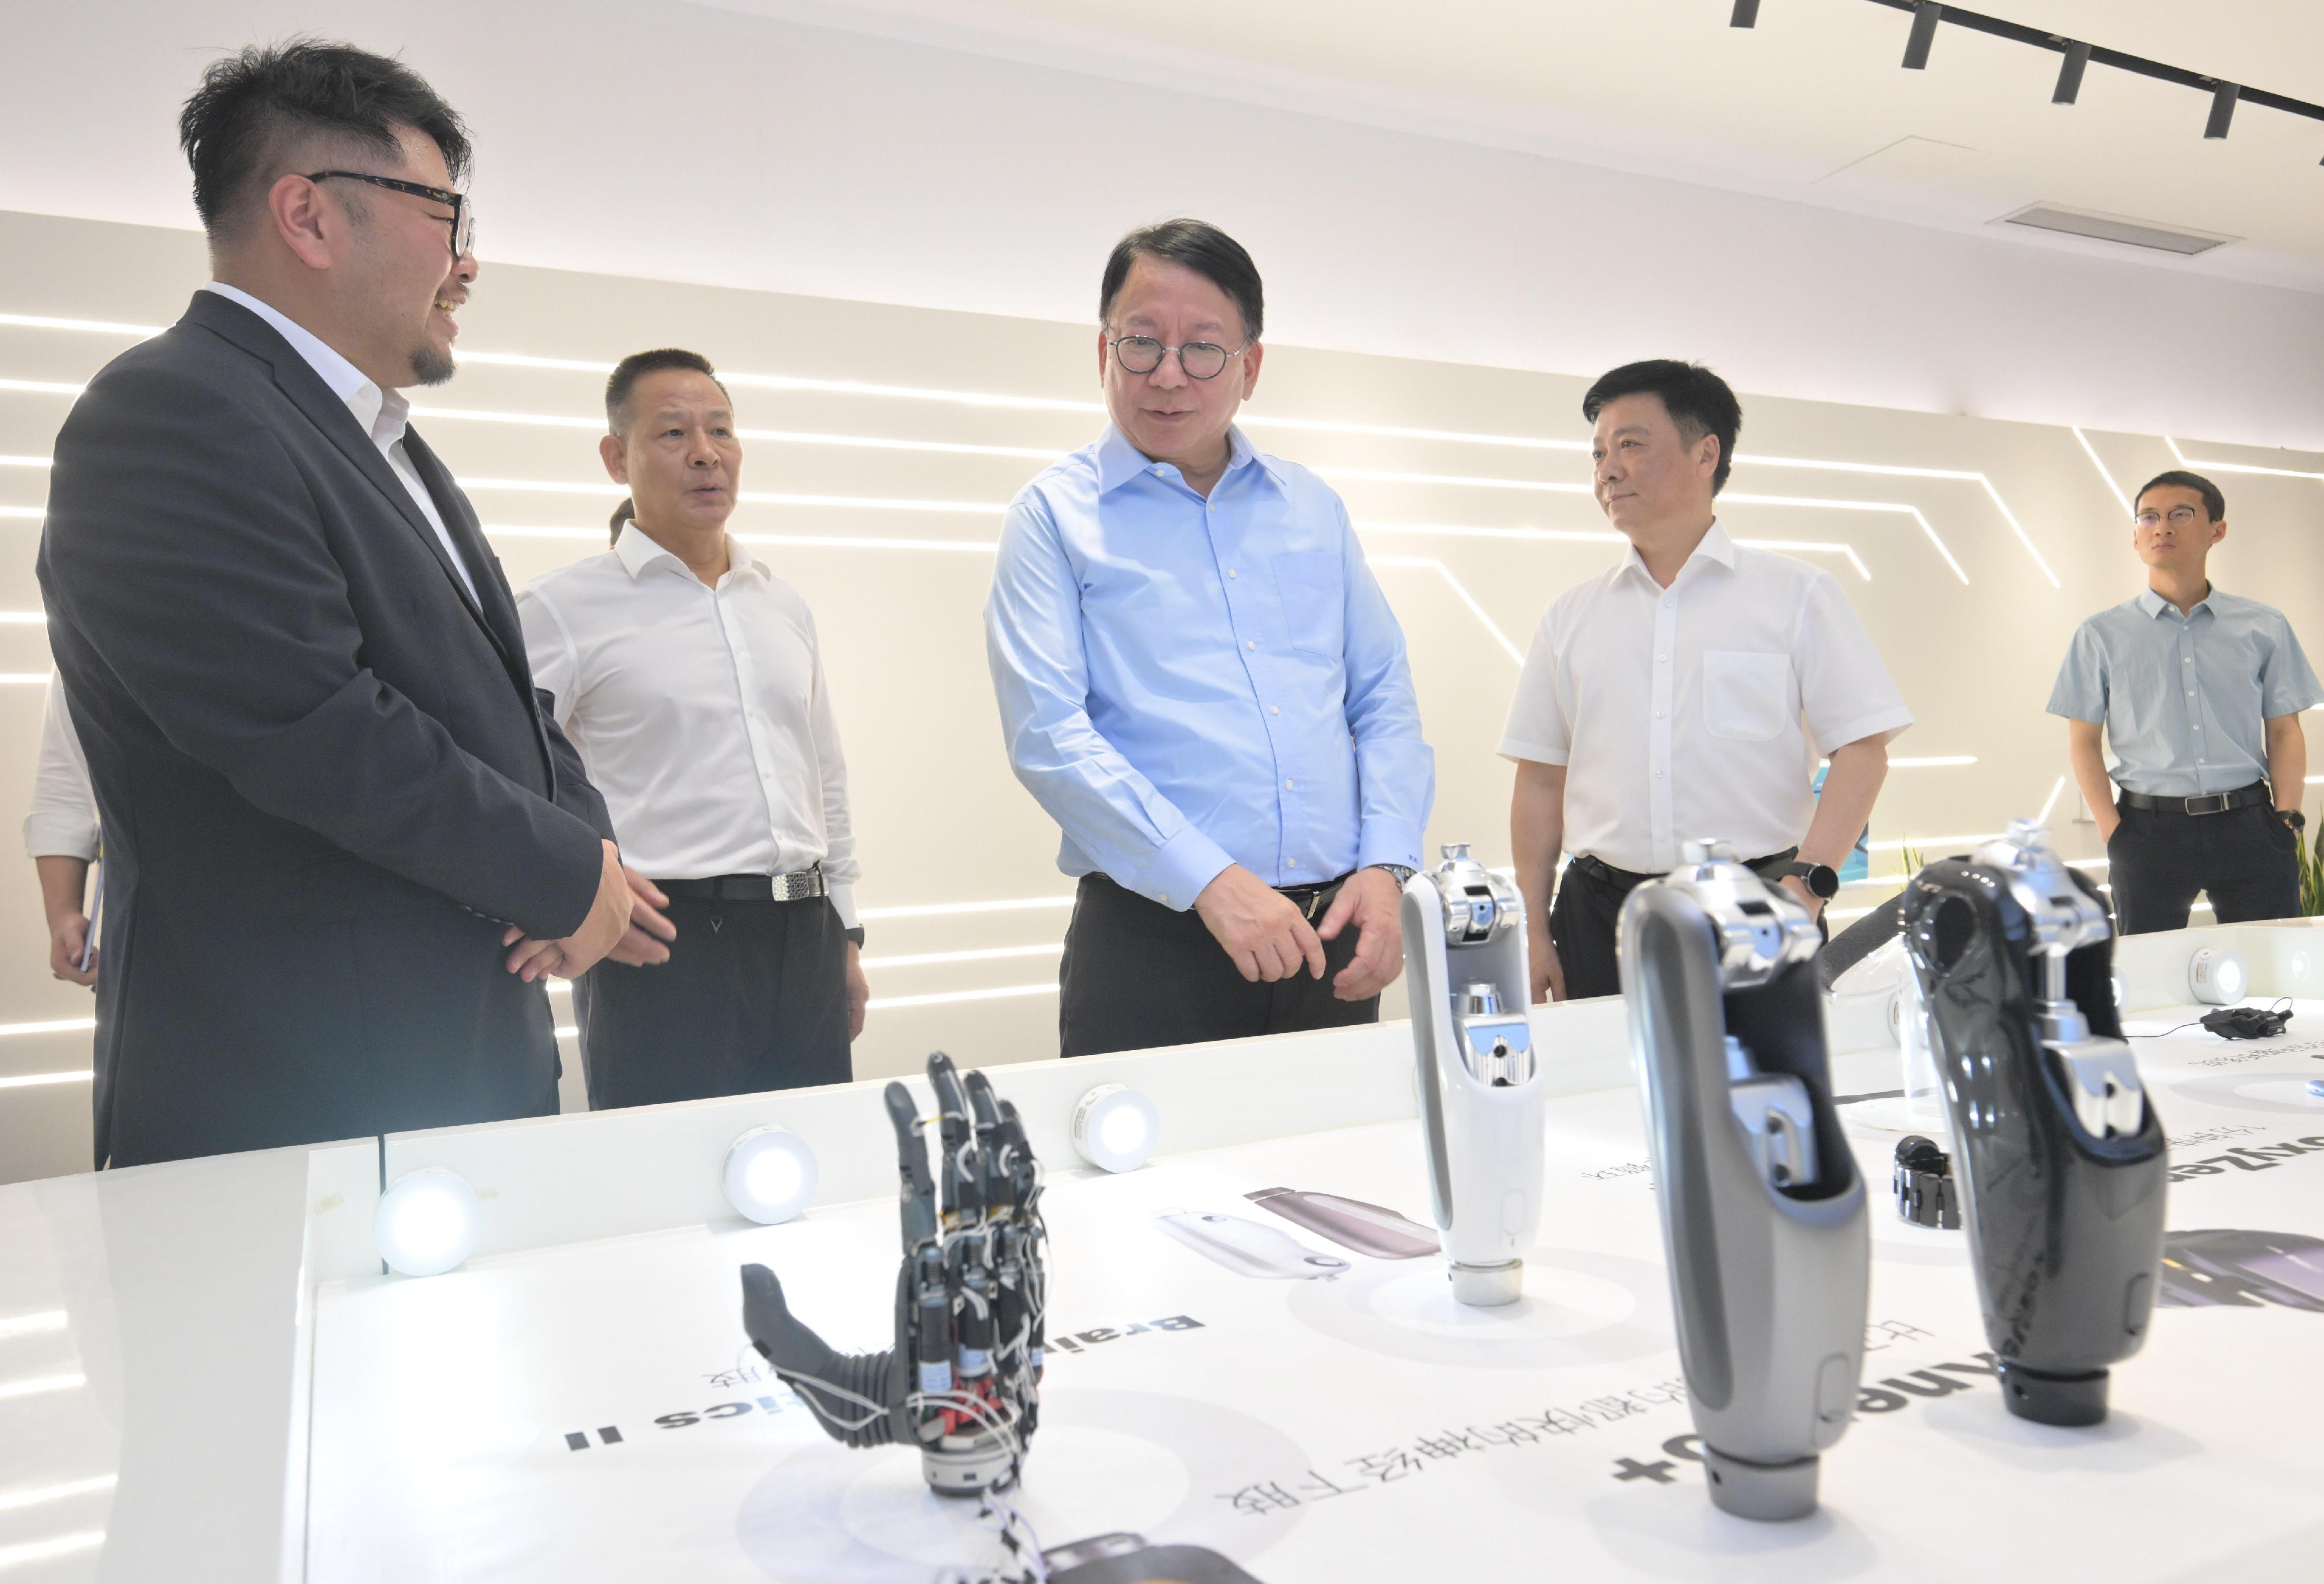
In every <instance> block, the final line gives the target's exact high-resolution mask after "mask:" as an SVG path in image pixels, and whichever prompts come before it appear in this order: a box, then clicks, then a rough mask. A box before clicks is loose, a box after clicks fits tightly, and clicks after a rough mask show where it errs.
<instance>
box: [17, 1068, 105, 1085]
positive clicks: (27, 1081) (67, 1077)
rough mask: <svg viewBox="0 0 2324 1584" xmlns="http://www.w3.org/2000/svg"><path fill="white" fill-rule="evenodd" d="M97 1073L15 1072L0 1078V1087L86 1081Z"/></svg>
mask: <svg viewBox="0 0 2324 1584" xmlns="http://www.w3.org/2000/svg"><path fill="white" fill-rule="evenodd" d="M96 1076H97V1074H96V1073H94V1072H88V1071H83V1072H79V1073H12V1074H11V1075H9V1076H8V1077H5V1078H0V1089H45V1088H47V1087H48V1086H49V1085H51V1084H52V1083H87V1082H90V1081H91V1080H93V1079H94V1078H95V1077H96Z"/></svg>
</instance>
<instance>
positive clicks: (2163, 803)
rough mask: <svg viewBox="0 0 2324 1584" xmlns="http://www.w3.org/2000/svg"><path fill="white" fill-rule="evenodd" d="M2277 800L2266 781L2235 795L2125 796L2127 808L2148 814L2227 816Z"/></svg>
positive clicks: (2136, 794) (2236, 792) (2238, 788)
mask: <svg viewBox="0 0 2324 1584" xmlns="http://www.w3.org/2000/svg"><path fill="white" fill-rule="evenodd" d="M2274 800H2275V799H2274V794H2273V793H2271V792H2270V791H2269V790H2268V789H2267V783H2266V782H2265V781H2254V782H2253V783H2252V784H2251V785H2250V786H2248V787H2236V789H2235V790H2234V791H2232V792H2205V793H2203V794H2201V795H2200V796H2199V797H2148V796H2147V795H2146V794H2145V793H2144V792H2131V791H2127V790H2126V791H2125V792H2124V793H2123V794H2122V806H2124V807H2125V808H2141V809H2144V810H2145V811H2146V812H2147V813H2149V814H2225V813H2227V810H2229V809H2231V808H2249V807H2251V806H2252V805H2254V804H2255V803H2272V802H2273V801H2274Z"/></svg>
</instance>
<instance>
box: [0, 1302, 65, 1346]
mask: <svg viewBox="0 0 2324 1584" xmlns="http://www.w3.org/2000/svg"><path fill="white" fill-rule="evenodd" d="M67 1318H68V1317H67V1315H66V1313H65V1312H64V1311H63V1310H61V1309H36V1310H33V1311H32V1312H31V1313H29V1314H10V1315H0V1342H5V1341H6V1340H8V1339H9V1338H10V1337H29V1336H32V1335H34V1334H35V1333H37V1332H40V1331H62V1330H64V1329H65V1324H66V1321H67Z"/></svg>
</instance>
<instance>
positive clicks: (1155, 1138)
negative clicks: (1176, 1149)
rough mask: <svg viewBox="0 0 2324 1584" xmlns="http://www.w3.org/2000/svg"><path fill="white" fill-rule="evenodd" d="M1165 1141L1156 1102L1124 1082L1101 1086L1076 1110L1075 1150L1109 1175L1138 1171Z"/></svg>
mask: <svg viewBox="0 0 2324 1584" xmlns="http://www.w3.org/2000/svg"><path fill="white" fill-rule="evenodd" d="M1161 1141H1162V1118H1161V1116H1160V1114H1159V1113H1158V1112H1157V1111H1156V1110H1155V1109H1154V1102H1153V1101H1150V1100H1148V1099H1147V1098H1146V1097H1145V1096H1144V1095H1142V1094H1140V1093H1139V1092H1138V1091H1136V1090H1134V1089H1131V1088H1129V1087H1128V1086H1126V1085H1124V1084H1120V1083H1101V1084H1099V1085H1098V1086H1097V1087H1096V1088H1095V1089H1093V1090H1091V1091H1089V1092H1088V1093H1087V1094H1085V1095H1084V1096H1082V1102H1081V1104H1079V1105H1077V1106H1075V1107H1074V1148H1075V1149H1077V1150H1079V1151H1081V1156H1082V1158H1083V1159H1084V1160H1085V1161H1087V1162H1089V1164H1090V1165H1093V1166H1102V1167H1104V1168H1105V1169H1106V1170H1107V1171H1109V1172H1134V1171H1136V1170H1137V1169H1138V1168H1139V1167H1140V1166H1142V1165H1145V1164H1146V1162H1147V1160H1148V1158H1149V1157H1150V1156H1152V1155H1153V1154H1154V1147H1155V1146H1156V1145H1157V1144H1159V1143H1160V1142H1161Z"/></svg>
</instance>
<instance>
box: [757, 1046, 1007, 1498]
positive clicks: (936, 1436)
mask: <svg viewBox="0 0 2324 1584" xmlns="http://www.w3.org/2000/svg"><path fill="white" fill-rule="evenodd" d="M928 1082H929V1083H930V1084H931V1085H932V1086H934V1088H935V1090H936V1107H937V1116H936V1119H935V1120H936V1123H937V1130H938V1135H939V1147H938V1150H937V1157H936V1169H935V1172H934V1174H931V1172H930V1169H929V1161H928V1149H927V1144H926V1142H925V1141H924V1140H923V1139H922V1138H921V1137H920V1135H921V1131H922V1128H923V1127H924V1124H923V1122H922V1120H921V1119H920V1118H919V1117H918V1115H916V1114H915V1110H914V1107H913V1104H912V1096H911V1091H909V1090H908V1089H906V1088H905V1087H904V1086H903V1085H902V1084H900V1083H890V1085H888V1091H887V1101H888V1118H889V1120H890V1122H891V1123H893V1124H894V1126H895V1129H896V1151H897V1156H898V1157H899V1163H900V1166H901V1170H902V1179H903V1181H902V1200H903V1203H902V1211H903V1241H904V1257H903V1264H902V1266H901V1267H900V1268H899V1270H898V1271H897V1273H896V1345H895V1346H894V1347H893V1348H890V1349H887V1350H886V1351H884V1352H880V1353H850V1354H842V1353H837V1352H835V1351H833V1350H832V1349H831V1348H830V1347H829V1345H827V1344H826V1343H825V1341H824V1340H823V1339H822V1338H821V1337H818V1336H816V1334H815V1332H814V1331H810V1330H808V1329H807V1327H806V1326H805V1325H803V1324H801V1323H800V1322H799V1321H798V1319H797V1318H796V1317H795V1316H793V1315H792V1313H791V1312H790V1309H789V1306H788V1304H786V1303H784V1302H783V1288H782V1284H781V1283H780V1282H779V1281H778V1280H777V1279H776V1278H775V1273H774V1272H773V1271H771V1270H769V1269H768V1268H767V1267H766V1266H763V1265H746V1266H743V1267H742V1328H743V1330H744V1331H747V1332H748V1333H749V1334H750V1338H751V1342H752V1346H753V1347H755V1348H757V1349H758V1350H759V1352H760V1354H761V1356H762V1357H764V1358H765V1359H766V1360H767V1362H768V1363H770V1364H771V1365H773V1366H774V1368H775V1373H776V1374H777V1375H778V1376H779V1377H781V1378H782V1380H783V1381H784V1383H785V1384H787V1385H788V1386H790V1387H791V1389H792V1390H793V1391H795V1392H797V1393H798V1395H799V1396H800V1398H801V1399H802V1400H803V1401H805V1402H806V1404H807V1406H808V1407H809V1408H811V1409H813V1410H814V1412H815V1416H816V1420H817V1421H818V1422H820V1423H821V1424H822V1425H823V1427H824V1429H825V1431H827V1432H830V1434H831V1436H832V1437H833V1439H834V1440H836V1441H844V1442H845V1443H846V1444H847V1445H849V1446H851V1447H877V1446H887V1445H890V1443H894V1444H899V1445H904V1446H917V1447H918V1448H919V1450H920V1469H921V1472H922V1473H923V1474H925V1475H926V1476H927V1482H928V1485H929V1487H930V1488H931V1489H933V1490H935V1491H936V1493H937V1494H938V1495H941V1496H974V1495H977V1494H979V1493H981V1492H983V1491H986V1490H1001V1489H1005V1488H1006V1487H1009V1486H1010V1485H1011V1484H1013V1483H1014V1482H1015V1481H1016V1478H1017V1476H1018V1474H1019V1470H1020V1469H1022V1467H1023V1463H1024V1456H1025V1447H1026V1443H1027V1442H1028V1441H1030V1440H1031V1439H1032V1436H1033V1431H1034V1429H1035V1427H1036V1425H1037V1423H1038V1422H1039V1409H1040V1381H1041V1365H1042V1312H1043V1286H1044V1284H1045V1281H1046V1279H1047V1278H1046V1274H1045V1272H1044V1269H1043V1257H1044V1255H1045V1252H1046V1248H1045V1242H1046V1233H1045V1232H1044V1230H1043V1229H1042V1225H1041V1214H1040V1210H1039V1203H1040V1197H1041V1169H1040V1166H1039V1165H1038V1164H1037V1162H1036V1161H1035V1160H1034V1159H1033V1152H1032V1151H1031V1150H1030V1149H1028V1147H1026V1144H1025V1130H1024V1128H1023V1126H1022V1125H1021V1124H1020V1123H1019V1120H1018V1118H1017V1108H1016V1107H1014V1106H1012V1105H1010V1103H1009V1102H1008V1101H1004V1100H1000V1099H997V1098H996V1097H995V1096H994V1094H993V1092H992V1086H991V1084H990V1083H989V1082H986V1081H985V1077H984V1074H983V1073H969V1074H968V1076H967V1079H966V1082H965V1083H964V1082H963V1081H962V1079H961V1077H960V1075H959V1074H958V1073H956V1072H955V1071H954V1067H953V1064H952V1058H951V1057H950V1056H947V1055H945V1054H944V1053H943V1052H941V1051H939V1052H937V1053H936V1054H935V1055H932V1056H930V1057H929V1058H928ZM939 1187H941V1190H942V1193H941V1199H939V1195H938V1189H939Z"/></svg>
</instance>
